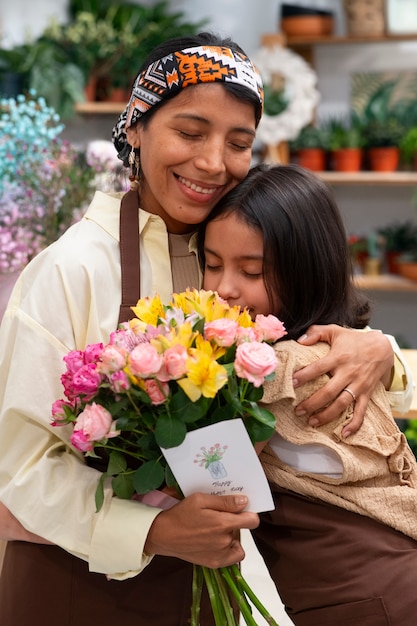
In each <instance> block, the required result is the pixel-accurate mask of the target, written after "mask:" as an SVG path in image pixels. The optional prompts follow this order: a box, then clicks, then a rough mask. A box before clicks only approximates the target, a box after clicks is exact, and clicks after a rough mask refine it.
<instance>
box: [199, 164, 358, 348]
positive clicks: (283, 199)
mask: <svg viewBox="0 0 417 626" xmlns="http://www.w3.org/2000/svg"><path fill="white" fill-rule="evenodd" d="M230 213H235V214H236V216H238V218H239V219H241V220H242V221H243V222H244V223H246V224H247V225H248V226H250V227H251V228H253V229H254V230H257V231H260V232H261V233H262V237H263V242H264V266H263V272H264V277H265V286H266V289H267V292H268V295H269V299H270V302H272V295H273V294H274V293H275V294H277V295H278V298H279V300H280V310H279V311H273V312H274V313H275V314H276V315H277V316H279V318H280V319H281V320H282V321H283V322H284V324H285V327H286V329H287V331H288V335H287V336H286V338H287V339H296V338H298V337H300V335H302V334H303V333H304V332H305V331H306V330H307V328H308V327H309V326H310V325H311V324H331V323H332V324H339V325H342V326H351V327H356V328H363V327H364V326H366V324H367V323H368V322H369V316H370V306H369V302H368V301H367V300H366V299H365V298H364V297H363V296H362V295H361V294H360V292H358V291H357V289H356V288H355V287H354V286H353V284H352V268H351V260H350V255H349V248H348V243H347V237H346V232H345V228H344V225H343V221H342V217H341V215H340V213H339V210H338V208H337V205H336V203H335V200H334V198H333V196H332V194H331V192H330V190H329V188H328V187H327V186H326V185H325V183H324V182H323V181H321V180H320V179H319V178H318V176H316V175H314V174H313V173H311V172H309V171H308V170H305V169H304V168H302V167H299V166H297V165H278V166H268V165H258V166H256V167H254V168H252V170H250V172H249V174H248V176H247V177H246V178H245V180H244V181H243V182H242V183H240V184H239V185H238V186H237V187H235V188H234V189H233V190H232V191H230V192H229V193H228V194H227V195H226V196H225V197H224V198H222V199H221V200H220V202H219V203H218V204H217V205H216V207H215V208H214V210H213V211H212V213H211V214H210V216H209V217H208V218H207V220H206V221H205V222H204V223H203V224H202V225H201V226H200V228H199V231H198V248H199V254H200V262H201V263H202V266H203V269H204V263H205V259H204V236H205V230H206V226H207V223H208V222H210V221H212V220H213V219H216V218H221V217H223V216H226V215H229V214H230Z"/></svg>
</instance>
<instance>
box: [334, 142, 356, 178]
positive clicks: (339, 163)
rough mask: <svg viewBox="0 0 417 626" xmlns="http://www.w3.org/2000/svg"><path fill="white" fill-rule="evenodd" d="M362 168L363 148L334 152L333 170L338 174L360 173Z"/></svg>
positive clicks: (342, 149) (343, 149)
mask: <svg viewBox="0 0 417 626" xmlns="http://www.w3.org/2000/svg"><path fill="white" fill-rule="evenodd" d="M361 166H362V149H361V148H341V149H340V150H333V151H332V168H333V169H334V170H335V171H336V172H359V171H360V169H361Z"/></svg>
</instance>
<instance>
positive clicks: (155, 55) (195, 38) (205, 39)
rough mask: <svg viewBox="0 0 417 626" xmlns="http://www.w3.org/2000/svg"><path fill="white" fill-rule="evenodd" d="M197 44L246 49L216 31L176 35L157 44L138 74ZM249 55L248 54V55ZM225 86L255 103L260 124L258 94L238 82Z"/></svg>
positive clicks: (151, 112)
mask: <svg viewBox="0 0 417 626" xmlns="http://www.w3.org/2000/svg"><path fill="white" fill-rule="evenodd" d="M195 46H222V47H226V48H231V49H232V50H235V51H236V52H239V53H241V54H245V55H246V53H245V52H244V50H242V48H241V47H240V46H239V45H238V44H237V43H236V42H234V41H232V40H231V39H230V38H229V37H226V38H221V37H220V36H219V35H215V34H214V33H209V32H202V33H198V34H197V35H189V36H187V37H175V38H173V39H168V40H167V41H164V42H163V43H161V44H160V45H159V46H157V47H156V48H155V49H154V50H152V52H151V53H150V54H149V55H148V56H147V58H146V59H145V61H144V62H143V63H142V65H141V67H140V68H139V72H138V75H139V74H140V73H141V72H143V71H144V70H145V69H146V68H147V67H149V65H151V63H154V62H155V61H157V60H158V59H162V58H163V57H166V56H168V55H169V54H171V53H172V52H176V51H178V50H183V49H184V48H193V47H195ZM246 56H247V55H246ZM222 85H223V87H224V88H225V89H227V91H228V92H229V93H230V94H232V95H233V96H235V98H238V99H239V100H241V101H243V102H249V103H250V104H253V106H254V110H255V125H256V126H258V124H259V121H260V119H261V116H262V105H261V103H260V101H259V98H257V96H256V94H255V93H253V92H252V91H251V90H250V89H249V88H247V87H245V86H244V85H237V84H236V83H234V84H233V83H226V82H225V83H222ZM177 94H178V92H176V93H174V94H173V95H172V96H167V97H166V98H164V99H163V100H161V101H160V102H158V104H156V105H155V106H153V107H151V108H150V109H149V110H148V111H147V112H146V114H145V115H143V116H142V117H141V123H142V124H148V123H149V121H150V120H151V119H152V116H153V115H155V113H156V111H157V110H158V109H159V108H160V107H161V106H163V105H164V104H165V103H166V102H168V100H170V99H171V98H173V97H175V96H176V95H177Z"/></svg>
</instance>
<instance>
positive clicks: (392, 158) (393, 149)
mask: <svg viewBox="0 0 417 626" xmlns="http://www.w3.org/2000/svg"><path fill="white" fill-rule="evenodd" d="M367 152H368V163H369V168H370V169H371V170H372V171H373V172H395V171H396V169H397V168H398V164H399V161H400V149H399V147H398V146H384V147H378V148H376V147H375V148H368V151H367Z"/></svg>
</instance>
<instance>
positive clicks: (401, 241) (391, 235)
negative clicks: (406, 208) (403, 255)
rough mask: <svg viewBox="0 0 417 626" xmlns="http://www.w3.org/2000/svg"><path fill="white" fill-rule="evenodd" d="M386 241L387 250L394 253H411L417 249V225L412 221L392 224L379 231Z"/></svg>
mask: <svg viewBox="0 0 417 626" xmlns="http://www.w3.org/2000/svg"><path fill="white" fill-rule="evenodd" d="M378 234H379V235H382V236H383V237H384V239H385V248H386V250H387V251H393V252H410V251H413V250H415V249H416V248H417V224H416V223H415V222H413V221H412V220H406V221H405V222H399V221H395V222H391V223H390V224H387V225H386V226H384V227H382V228H379V229H378Z"/></svg>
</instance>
